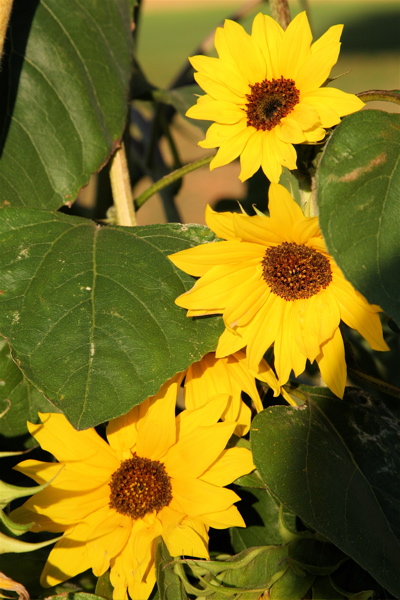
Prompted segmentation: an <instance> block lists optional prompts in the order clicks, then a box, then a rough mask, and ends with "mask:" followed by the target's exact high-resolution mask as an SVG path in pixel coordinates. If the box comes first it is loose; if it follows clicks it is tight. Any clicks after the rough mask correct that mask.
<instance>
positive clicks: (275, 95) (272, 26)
mask: <svg viewBox="0 0 400 600" xmlns="http://www.w3.org/2000/svg"><path fill="white" fill-rule="evenodd" d="M342 29H343V25H335V26H334V27H331V28H330V29H328V31H327V32H326V33H325V34H324V35H323V36H322V37H320V38H319V40H317V41H316V42H314V43H312V34H311V29H310V26H309V23H308V19H307V15H306V13H305V12H302V13H300V14H299V15H297V17H295V18H294V19H293V21H292V22H291V23H290V25H289V26H288V28H287V29H286V31H283V29H282V28H281V27H280V25H278V23H277V22H276V21H274V19H271V17H268V16H266V15H263V14H261V13H259V14H258V15H257V16H256V17H255V19H254V22H253V28H252V32H251V35H249V34H247V33H246V32H245V30H244V29H243V27H241V25H238V24H237V23H235V22H233V21H229V20H226V21H225V25H224V27H218V28H217V31H216V34H215V47H216V49H217V52H218V56H219V58H211V57H207V56H193V57H192V58H190V59H189V60H190V62H191V64H192V65H193V67H194V68H195V69H196V70H197V71H198V73H195V79H196V81H197V83H198V84H199V85H200V87H201V88H203V90H204V91H205V92H206V95H205V96H201V97H200V98H199V99H198V101H197V104H196V105H195V106H192V107H191V108H190V109H189V110H188V112H187V113H186V115H187V116H188V117H192V118H193V119H205V120H208V121H215V122H214V123H213V124H212V125H211V126H210V127H209V129H208V131H207V135H206V138H205V140H203V141H201V142H200V143H199V145H200V146H201V147H202V148H217V147H219V150H218V152H217V154H216V155H215V157H214V158H213V160H212V162H211V164H210V168H211V169H215V167H220V166H222V165H226V164H228V163H230V162H231V161H232V160H235V159H236V158H237V157H238V156H240V162H241V173H240V179H241V180H242V181H245V180H246V179H248V178H249V177H251V176H252V175H253V174H254V173H255V172H256V171H257V170H258V169H259V167H260V166H261V167H262V169H263V171H264V173H265V175H266V176H267V177H268V179H270V180H271V181H273V182H278V181H279V177H280V175H281V173H282V166H284V167H287V168H288V169H296V151H295V149H294V147H293V144H301V143H307V142H317V141H319V140H322V139H323V138H324V136H325V129H324V128H326V127H332V126H333V125H337V124H338V123H339V122H340V117H341V116H343V115H348V114H350V113H353V112H355V111H357V110H360V108H362V107H363V106H364V103H363V102H362V101H361V100H360V99H359V98H357V96H355V95H353V94H346V93H345V92H342V91H340V90H338V89H336V88H331V87H321V86H322V85H323V84H324V83H325V82H326V80H327V78H328V76H329V73H330V71H331V69H332V67H333V65H334V64H335V63H336V61H337V59H338V56H339V51H340V42H339V40H340V36H341V33H342Z"/></svg>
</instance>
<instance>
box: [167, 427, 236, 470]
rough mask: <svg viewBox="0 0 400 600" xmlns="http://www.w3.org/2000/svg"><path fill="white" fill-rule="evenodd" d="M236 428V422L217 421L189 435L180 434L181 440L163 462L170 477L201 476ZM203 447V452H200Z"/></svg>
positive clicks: (215, 458)
mask: <svg viewBox="0 0 400 600" xmlns="http://www.w3.org/2000/svg"><path fill="white" fill-rule="evenodd" d="M234 430H235V423H229V422H227V421H226V422H224V423H217V424H215V425H209V426H208V427H202V426H201V425H200V426H198V427H197V429H196V430H195V431H191V432H190V433H189V434H188V435H180V436H179V441H178V443H177V444H175V445H174V446H173V447H172V448H171V449H170V451H169V452H168V454H167V455H166V456H165V457H164V459H163V463H164V464H165V468H166V470H167V472H168V475H169V476H170V477H175V478H176V477H185V475H186V474H187V473H190V475H191V477H199V476H200V475H201V474H202V473H204V471H205V470H206V469H207V468H208V467H209V466H210V464H211V463H213V462H214V461H215V460H217V458H218V456H219V455H220V454H221V452H222V451H223V449H224V448H225V446H226V444H227V443H228V440H229V438H230V437H231V436H232V434H233V432H234ZM199 448H201V449H202V450H201V453H199Z"/></svg>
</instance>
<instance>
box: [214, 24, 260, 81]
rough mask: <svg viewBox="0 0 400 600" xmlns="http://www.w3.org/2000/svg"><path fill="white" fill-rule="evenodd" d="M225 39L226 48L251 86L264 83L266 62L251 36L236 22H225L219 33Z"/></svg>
mask: <svg viewBox="0 0 400 600" xmlns="http://www.w3.org/2000/svg"><path fill="white" fill-rule="evenodd" d="M219 35H220V37H221V38H222V37H225V44H226V47H227V48H228V49H229V52H230V55H231V58H232V60H233V61H234V62H235V64H236V66H237V68H238V70H239V72H240V73H241V74H242V76H243V77H245V78H246V79H247V81H248V82H249V83H250V84H254V83H256V82H257V81H262V80H263V79H264V77H265V62H264V59H263V57H262V54H261V52H260V50H259V48H258V47H257V46H256V45H255V44H254V42H253V40H252V38H251V36H250V35H249V34H248V33H246V31H245V30H244V29H243V27H242V26H241V25H239V24H238V23H235V21H230V20H229V19H226V20H225V23H224V28H223V30H222V31H221V32H220V33H219Z"/></svg>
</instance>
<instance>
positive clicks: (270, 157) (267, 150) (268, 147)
mask: <svg viewBox="0 0 400 600" xmlns="http://www.w3.org/2000/svg"><path fill="white" fill-rule="evenodd" d="M264 134H265V135H263V153H262V160H261V168H262V170H263V171H264V174H265V175H266V177H267V178H268V179H269V180H270V181H271V182H275V183H278V181H279V178H280V176H281V174H282V164H281V163H280V162H279V159H278V158H277V157H278V156H280V152H279V149H278V143H279V142H278V141H277V138H276V135H275V131H274V129H271V131H265V132H264Z"/></svg>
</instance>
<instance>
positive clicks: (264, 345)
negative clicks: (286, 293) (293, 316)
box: [247, 294, 285, 369]
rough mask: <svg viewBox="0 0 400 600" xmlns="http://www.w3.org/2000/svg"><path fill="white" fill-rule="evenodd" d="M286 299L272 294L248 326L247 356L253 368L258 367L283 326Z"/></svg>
mask: <svg viewBox="0 0 400 600" xmlns="http://www.w3.org/2000/svg"><path fill="white" fill-rule="evenodd" d="M284 308H285V300H283V299H282V298H280V297H279V296H276V295H275V294H270V295H269V296H268V299H267V301H266V302H265V304H264V306H263V307H262V308H261V309H260V312H259V314H258V315H257V317H255V318H254V319H253V321H252V322H251V323H250V324H249V325H248V326H247V329H248V335H249V337H248V340H247V358H248V361H249V366H250V368H251V369H257V367H258V365H259V363H260V361H261V359H262V357H263V356H264V353H265V352H266V351H267V350H268V348H269V347H270V346H271V345H272V344H273V342H274V340H275V339H276V337H277V335H278V331H279V330H280V328H282V327H283V320H282V318H283V314H284Z"/></svg>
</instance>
